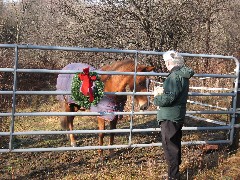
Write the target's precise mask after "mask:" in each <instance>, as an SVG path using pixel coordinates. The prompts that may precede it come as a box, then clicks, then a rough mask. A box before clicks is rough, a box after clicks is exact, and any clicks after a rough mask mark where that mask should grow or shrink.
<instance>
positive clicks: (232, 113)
mask: <svg viewBox="0 0 240 180" xmlns="http://www.w3.org/2000/svg"><path fill="white" fill-rule="evenodd" d="M0 48H4V49H14V56H15V59H14V66H13V67H10V68H6V67H3V68H0V75H1V73H3V72H10V73H12V76H13V82H12V91H9V90H7V91H6V90H4V89H0V90H1V91H0V96H2V97H3V96H4V95H11V96H12V109H11V110H9V112H4V111H3V110H1V109H0V121H4V120H5V118H10V120H11V123H10V127H9V129H10V130H9V132H0V141H1V139H2V137H4V136H5V138H6V137H7V138H9V146H8V148H1V149H0V152H1V153H3V152H40V151H66V150H90V149H114V148H129V147H150V146H161V145H162V144H161V143H160V142H159V143H150V144H134V143H132V137H133V133H140V132H141V133H142V132H156V131H161V129H160V128H145V129H134V128H133V125H132V123H133V117H134V116H135V115H156V111H144V112H141V111H137V112H135V111H134V110H133V109H132V110H130V111H128V112H113V114H115V115H129V116H130V126H129V128H126V129H115V130H101V131H100V130H74V131H25V132H16V131H15V130H14V124H15V118H16V117H19V116H21V117H26V116H70V115H75V116H87V115H89V116H98V115H104V113H98V112H75V113H73V112H17V111H16V97H17V96H18V95H59V94H71V92H66V91H48V90H46V91H18V90H17V87H16V84H17V74H18V73H54V74H59V73H65V74H69V73H76V72H74V71H72V70H50V69H21V68H18V67H19V64H18V59H19V50H20V49H29V50H50V51H59V50H61V51H76V52H106V53H118V54H132V56H134V57H135V58H134V59H135V63H137V62H138V59H139V55H155V56H161V55H162V54H163V53H164V52H154V51H138V50H116V49H98V48H79V47H57V46H35V45H15V44H0ZM0 50H1V49H0ZM181 55H182V56H184V57H190V58H193V57H194V58H207V59H210V60H212V59H214V58H215V59H221V60H224V61H228V62H233V63H235V65H236V68H235V70H234V74H228V75H227V74H195V75H194V78H228V79H232V80H233V83H232V84H233V87H232V89H229V92H221V93H209V92H208V93H205V92H203V91H202V92H191V89H190V92H189V97H201V96H205V97H206V96H209V97H214V96H220V97H232V107H231V108H227V109H226V108H223V109H221V108H220V110H193V111H187V116H189V117H192V118H194V117H195V118H198V119H199V120H203V121H205V120H209V119H207V118H200V117H197V116H195V115H201V114H215V115H222V114H225V115H228V116H229V117H230V119H229V122H225V123H220V122H217V123H216V124H218V125H217V126H209V127H183V131H205V130H213V131H222V130H227V131H228V132H229V135H228V137H227V138H226V139H220V140H209V139H206V140H204V141H183V142H182V145H196V144H229V145H231V144H233V143H234V141H235V139H236V137H237V138H238V135H237V134H236V130H237V129H238V127H239V124H237V123H239V122H238V121H239V120H238V113H239V112H238V111H237V94H238V83H239V62H238V60H237V59H236V58H235V57H232V56H222V55H207V54H189V53H181ZM0 67H1V66H0ZM98 73H99V74H122V75H127V74H130V75H134V80H135V77H136V76H137V75H147V76H162V77H164V76H166V75H167V73H156V72H150V73H144V72H127V73H126V72H125V73H123V72H122V73H121V72H101V71H99V72H98ZM2 78H4V77H2ZM0 88H1V86H0ZM192 89H197V87H195V88H194V87H192ZM109 93H110V92H109ZM111 93H114V94H117V95H130V96H132V97H133V98H134V95H146V96H152V95H153V93H152V92H144V93H143V92H142V93H140V92H135V90H134V91H133V92H121V93H120V92H118V93H116V92H111ZM105 94H108V93H105ZM188 102H189V103H190V104H191V103H192V104H198V105H201V106H205V107H207V106H208V105H207V104H204V103H201V102H197V101H191V100H189V101H188ZM1 103H2V102H1ZM132 103H133V102H132ZM132 106H134V105H133V104H132ZM210 106H211V107H212V105H209V107H210ZM106 114H107V113H106ZM100 132H104V133H112V132H114V133H129V142H128V144H127V145H111V146H110V145H109V146H83V147H81V146H80V147H56V148H41V147H39V148H15V147H14V145H13V144H14V137H16V136H23V135H24V136H29V135H50V134H51V135H59V134H70V133H74V134H89V133H100ZM235 136H236V137H235ZM237 142H238V140H237ZM66 143H67V142H66Z"/></svg>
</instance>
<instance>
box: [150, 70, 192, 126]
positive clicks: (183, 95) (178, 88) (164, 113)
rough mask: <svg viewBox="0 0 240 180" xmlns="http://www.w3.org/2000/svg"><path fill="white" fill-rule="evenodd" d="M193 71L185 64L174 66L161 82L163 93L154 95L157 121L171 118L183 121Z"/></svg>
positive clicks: (175, 120)
mask: <svg viewBox="0 0 240 180" xmlns="http://www.w3.org/2000/svg"><path fill="white" fill-rule="evenodd" d="M193 75H194V71H193V70H192V69H190V68H188V67H186V66H183V67H174V68H173V69H172V70H171V72H170V74H169V75H168V76H167V78H166V80H165V81H164V83H163V89H164V91H163V94H161V95H157V96H155V97H154V105H155V106H159V108H160V109H158V112H157V120H158V122H161V121H164V120H171V121H174V122H179V123H183V121H184V118H185V115H186V104H187V98H188V91H189V79H190V78H191V77H192V76H193Z"/></svg>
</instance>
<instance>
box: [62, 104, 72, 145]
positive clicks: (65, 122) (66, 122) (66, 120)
mask: <svg viewBox="0 0 240 180" xmlns="http://www.w3.org/2000/svg"><path fill="white" fill-rule="evenodd" d="M61 105H62V109H63V111H65V112H74V111H75V110H74V106H72V105H69V104H67V103H65V102H62V104H61ZM73 119H74V116H61V117H60V121H61V126H62V128H63V129H64V130H70V131H72V130H73ZM67 136H68V137H69V139H70V142H71V146H73V147H75V146H76V140H75V137H74V135H73V134H69V135H67Z"/></svg>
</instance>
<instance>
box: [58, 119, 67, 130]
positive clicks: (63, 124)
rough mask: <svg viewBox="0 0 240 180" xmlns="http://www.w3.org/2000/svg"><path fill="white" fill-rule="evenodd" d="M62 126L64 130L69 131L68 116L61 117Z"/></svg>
mask: <svg viewBox="0 0 240 180" xmlns="http://www.w3.org/2000/svg"><path fill="white" fill-rule="evenodd" d="M60 124H61V127H62V128H63V129H64V130H67V127H68V126H67V124H68V122H67V117H66V116H61V117H60Z"/></svg>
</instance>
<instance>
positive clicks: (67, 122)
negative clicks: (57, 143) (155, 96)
mask: <svg viewBox="0 0 240 180" xmlns="http://www.w3.org/2000/svg"><path fill="white" fill-rule="evenodd" d="M86 67H89V69H90V70H91V71H93V70H95V69H94V68H93V67H90V66H89V65H87V64H82V63H72V64H70V65H67V66H66V67H65V68H63V69H65V70H66V69H71V70H73V69H74V70H79V71H81V70H82V69H83V68H86ZM100 70H101V71H120V72H134V71H135V63H134V61H133V60H124V61H116V62H114V63H112V64H110V65H106V66H103V67H102V68H101V69H100ZM153 70H154V67H151V66H146V65H137V72H150V71H153ZM72 77H73V75H71V74H59V76H58V79H57V90H68V91H69V90H70V89H71V80H72ZM100 78H101V81H102V82H104V92H126V87H127V86H128V87H129V89H130V90H131V91H133V89H134V78H133V75H101V76H100ZM135 90H136V92H146V91H147V84H146V76H137V77H136V86H135ZM58 99H59V100H60V102H61V105H62V110H63V111H65V112H77V111H78V110H85V109H84V108H82V107H79V106H78V105H77V104H75V103H74V101H73V100H71V97H70V96H64V95H61V96H58ZM101 101H102V102H101ZM101 101H100V102H99V104H98V105H97V107H93V108H91V109H90V110H91V111H102V110H103V109H102V108H103V107H108V108H109V107H113V109H112V110H109V109H108V110H107V111H108V112H109V111H112V112H114V111H123V109H124V106H125V103H126V101H127V96H126V95H104V97H103V98H102V100H101ZM135 102H136V104H138V106H139V108H140V110H145V109H146V108H147V107H148V98H147V96H144V95H136V96H135ZM106 103H107V105H106ZM98 106H99V107H98ZM98 108H100V109H98ZM104 111H106V110H104ZM120 117H121V116H117V115H115V116H114V115H113V116H98V117H97V120H98V128H99V130H105V121H106V120H109V122H110V129H116V125H117V121H118V119H120ZM73 119H74V116H62V117H61V125H62V127H63V128H64V129H68V130H73ZM69 138H70V141H71V146H76V140H75V137H74V135H73V134H70V135H69ZM103 138H104V133H100V134H99V145H100V146H102V145H103ZM113 142H114V133H110V140H109V144H110V145H113ZM99 155H100V156H102V155H103V151H102V150H99Z"/></svg>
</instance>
